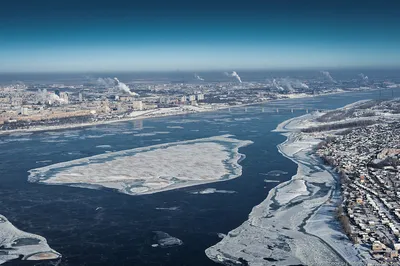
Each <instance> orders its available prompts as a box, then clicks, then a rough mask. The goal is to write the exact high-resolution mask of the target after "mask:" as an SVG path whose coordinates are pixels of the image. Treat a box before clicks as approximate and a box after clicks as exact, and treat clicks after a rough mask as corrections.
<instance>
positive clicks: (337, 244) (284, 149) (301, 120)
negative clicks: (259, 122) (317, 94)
mask: <svg viewBox="0 0 400 266" xmlns="http://www.w3.org/2000/svg"><path fill="white" fill-rule="evenodd" d="M318 115H319V114H318V113H317V114H313V115H305V116H302V117H298V118H293V119H290V120H287V121H285V122H283V123H281V124H280V125H278V127H277V129H276V131H278V132H281V133H282V134H283V135H285V136H287V140H286V141H285V142H283V143H281V144H280V145H278V149H279V151H280V153H281V154H282V155H283V156H285V157H287V158H289V159H290V160H292V161H293V162H295V163H296V164H297V165H298V170H297V173H296V175H294V176H293V177H292V179H291V180H289V181H287V182H283V183H281V184H279V185H278V186H276V187H275V188H274V189H272V190H271V191H270V192H269V194H268V196H267V198H266V199H265V200H264V201H263V202H262V203H261V204H259V205H258V206H255V207H254V208H253V210H252V212H251V213H250V215H249V219H248V220H247V221H245V222H244V223H243V224H242V225H241V226H239V227H238V228H236V229H234V230H232V231H231V232H229V233H228V234H227V236H226V237H225V238H224V239H222V240H221V241H220V242H219V243H217V244H216V245H214V246H212V247H210V248H208V249H207V250H206V255H207V256H208V257H209V258H210V259H212V260H214V261H216V262H220V263H223V264H230V263H232V264H237V265H247V264H248V265H272V264H273V265H290V264H292V265H294V264H303V265H347V264H351V265H363V263H362V261H361V259H360V258H359V257H358V253H357V251H356V249H355V248H354V247H353V245H352V244H351V242H350V241H349V240H348V239H347V237H346V236H345V235H344V233H342V232H341V230H340V225H339V224H338V222H337V221H336V220H335V218H334V213H335V212H334V209H335V207H336V204H337V201H338V199H339V196H340V194H339V191H338V190H337V189H336V188H337V182H336V180H335V176H334V175H333V174H332V172H331V170H330V169H326V168H325V167H324V166H322V165H321V163H320V161H319V160H318V158H316V157H314V156H312V155H310V152H312V149H313V146H314V145H316V144H318V143H319V142H320V139H319V136H316V135H312V134H304V133H301V132H300V129H301V128H303V127H307V126H309V124H310V120H312V118H314V116H318ZM246 263H247V264H246Z"/></svg>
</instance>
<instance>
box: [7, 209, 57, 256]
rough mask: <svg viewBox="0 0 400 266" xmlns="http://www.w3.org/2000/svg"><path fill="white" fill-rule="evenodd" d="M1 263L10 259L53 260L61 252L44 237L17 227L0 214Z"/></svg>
mask: <svg viewBox="0 0 400 266" xmlns="http://www.w3.org/2000/svg"><path fill="white" fill-rule="evenodd" d="M0 247H1V252H0V264H3V263H5V262H7V261H9V260H14V259H18V258H19V257H20V256H22V260H51V259H58V258H60V257H61V254H60V253H58V252H57V251H55V250H53V249H51V248H50V247H49V245H48V244H47V241H46V239H45V238H44V237H41V236H39V235H34V234H30V233H27V232H24V231H21V230H19V229H18V228H16V227H15V226H14V225H13V224H12V223H10V222H9V221H8V220H7V218H6V217H4V216H3V215H0Z"/></svg>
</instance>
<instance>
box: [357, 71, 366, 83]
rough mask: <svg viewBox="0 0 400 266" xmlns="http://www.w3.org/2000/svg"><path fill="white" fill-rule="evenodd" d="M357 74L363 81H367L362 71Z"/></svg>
mask: <svg viewBox="0 0 400 266" xmlns="http://www.w3.org/2000/svg"><path fill="white" fill-rule="evenodd" d="M358 76H359V77H360V78H361V79H362V80H363V81H368V76H365V75H364V74H363V73H360V74H358Z"/></svg>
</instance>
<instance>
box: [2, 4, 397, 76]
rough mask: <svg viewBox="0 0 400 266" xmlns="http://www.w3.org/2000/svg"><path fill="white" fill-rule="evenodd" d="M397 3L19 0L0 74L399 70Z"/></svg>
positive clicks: (9, 19) (7, 23)
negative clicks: (343, 69)
mask: <svg viewBox="0 0 400 266" xmlns="http://www.w3.org/2000/svg"><path fill="white" fill-rule="evenodd" d="M399 24H400V12H399V4H398V3H397V2H395V1H385V2H382V3H380V2H376V1H363V2H359V1H351V2H348V1H343V0H340V1H335V2H321V1H315V0H303V1H289V0H284V1H279V2H277V1H273V2H272V1H247V2H245V3H244V2H235V1H219V2H218V3H213V2H212V1H202V2H194V3H192V2H187V1H177V0H174V1H169V2H163V1H160V0H154V1H146V2H141V3H134V2H131V1H123V0H115V1H112V2H110V1H104V0H100V1H96V3H95V4H93V3H89V2H82V1H77V0H70V1H57V2H56V1H47V0H38V1H34V2H33V1H27V0H23V1H19V2H18V3H15V2H7V3H3V4H2V9H1V10H0V36H2V38H0V48H1V49H0V58H1V64H0V72H30V73H32V72H125V71H135V72H136V71H140V72H142V71H146V72H148V71H176V70H177V69H179V70H181V71H206V70H213V71H219V70H221V71H228V70H236V71H239V70H246V69H249V70H252V69H263V70H272V69H275V70H285V69H310V68H311V69H336V68H371V67H375V68H391V67H392V68H398V67H400V36H399V35H398V34H396V33H397V25H399Z"/></svg>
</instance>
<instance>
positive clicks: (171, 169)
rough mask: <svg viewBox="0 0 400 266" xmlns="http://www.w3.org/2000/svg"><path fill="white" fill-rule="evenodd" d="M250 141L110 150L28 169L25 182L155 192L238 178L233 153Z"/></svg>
mask: <svg viewBox="0 0 400 266" xmlns="http://www.w3.org/2000/svg"><path fill="white" fill-rule="evenodd" d="M251 143H252V142H251V141H242V140H237V139H234V138H231V135H222V136H215V137H210V138H203V139H195V140H189V141H181V142H173V143H166V144H159V145H153V146H148V147H143V148H137V149H131V150H124V151H118V152H110V153H106V154H101V155H96V156H92V157H86V158H82V159H78V160H73V161H68V162H62V163H57V164H53V165H49V166H45V167H41V168H36V169H32V170H30V171H29V172H30V175H29V181H30V182H39V183H44V184H53V185H61V184H63V185H70V186H80V187H82V186H85V185H89V188H92V187H106V188H111V189H116V190H118V191H120V192H123V193H127V194H131V195H138V194H148V193H154V192H159V191H164V190H170V189H176V188H180V187H187V186H193V185H197V184H205V183H211V182H216V181H223V180H229V179H232V178H236V177H238V176H240V175H241V166H240V165H239V164H238V160H239V159H240V158H241V157H242V156H241V155H240V154H239V152H238V149H239V148H240V147H242V146H245V145H248V144H251Z"/></svg>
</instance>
